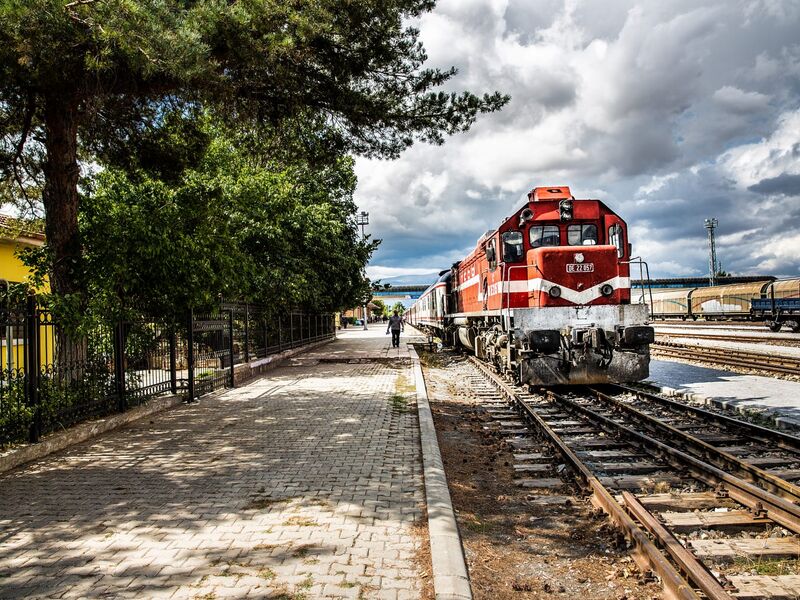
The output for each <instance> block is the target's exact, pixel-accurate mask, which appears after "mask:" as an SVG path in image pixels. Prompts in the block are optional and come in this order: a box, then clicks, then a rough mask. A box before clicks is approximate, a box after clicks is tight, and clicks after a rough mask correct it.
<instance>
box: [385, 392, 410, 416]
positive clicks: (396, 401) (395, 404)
mask: <svg viewBox="0 0 800 600" xmlns="http://www.w3.org/2000/svg"><path fill="white" fill-rule="evenodd" d="M389 403H390V404H391V405H392V410H394V411H396V412H399V413H405V412H408V400H406V398H405V396H403V395H401V394H392V395H391V396H389Z"/></svg>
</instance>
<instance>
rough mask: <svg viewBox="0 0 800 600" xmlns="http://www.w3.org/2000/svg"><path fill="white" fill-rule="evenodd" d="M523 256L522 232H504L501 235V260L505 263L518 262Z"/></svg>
mask: <svg viewBox="0 0 800 600" xmlns="http://www.w3.org/2000/svg"><path fill="white" fill-rule="evenodd" d="M523 254H524V250H523V247H522V232H521V231H506V232H505V233H504V234H503V260H505V261H506V262H518V261H520V260H522V256H523Z"/></svg>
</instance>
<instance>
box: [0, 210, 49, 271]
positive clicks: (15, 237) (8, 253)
mask: <svg viewBox="0 0 800 600" xmlns="http://www.w3.org/2000/svg"><path fill="white" fill-rule="evenodd" d="M37 246H44V234H43V233H41V232H39V231H30V230H28V229H26V228H25V224H24V223H21V222H20V221H18V220H17V219H14V218H13V217H9V216H8V215H3V214H0V284H7V283H20V282H22V281H25V279H27V278H28V276H29V275H30V274H31V271H30V269H29V268H28V267H26V266H25V265H24V264H23V263H22V261H21V260H20V259H19V257H18V256H17V251H19V250H21V249H23V248H31V247H37Z"/></svg>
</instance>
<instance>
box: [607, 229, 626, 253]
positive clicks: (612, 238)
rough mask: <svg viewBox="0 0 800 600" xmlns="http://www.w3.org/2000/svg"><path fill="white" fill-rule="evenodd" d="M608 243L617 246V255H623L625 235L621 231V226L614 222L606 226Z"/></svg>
mask: <svg viewBox="0 0 800 600" xmlns="http://www.w3.org/2000/svg"><path fill="white" fill-rule="evenodd" d="M608 243H609V244H612V245H614V246H616V247H617V257H618V258H622V257H623V256H624V255H625V235H624V234H623V233H622V226H621V225H620V224H619V223H614V224H613V225H612V226H611V227H609V228H608Z"/></svg>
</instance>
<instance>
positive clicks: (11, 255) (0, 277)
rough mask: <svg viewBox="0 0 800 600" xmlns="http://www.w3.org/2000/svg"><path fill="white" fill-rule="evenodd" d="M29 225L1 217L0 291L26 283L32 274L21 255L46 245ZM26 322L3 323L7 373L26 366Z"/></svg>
mask: <svg viewBox="0 0 800 600" xmlns="http://www.w3.org/2000/svg"><path fill="white" fill-rule="evenodd" d="M25 225H26V224H25V223H22V222H20V221H19V220H17V219H14V218H13V217H9V216H8V215H3V214H0V291H5V290H6V289H8V285H9V284H12V283H21V282H23V281H26V280H27V279H28V277H29V276H30V275H31V270H30V269H29V268H28V267H27V266H25V264H23V262H22V261H21V260H20V259H19V256H17V253H18V252H19V251H20V250H22V249H24V248H32V247H38V246H43V245H44V241H45V238H44V234H43V233H41V232H39V231H31V230H30V228H26V226H25ZM23 327H24V320H23V318H22V315H16V314H13V313H11V314H7V316H6V317H5V318H3V319H2V323H0V346H1V348H0V365H1V367H0V368H2V369H3V370H4V371H9V370H15V369H22V368H23V365H24V353H25V348H24V341H23V339H24V337H23V336H24V331H23ZM9 340H11V343H10V344H9Z"/></svg>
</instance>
